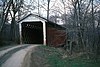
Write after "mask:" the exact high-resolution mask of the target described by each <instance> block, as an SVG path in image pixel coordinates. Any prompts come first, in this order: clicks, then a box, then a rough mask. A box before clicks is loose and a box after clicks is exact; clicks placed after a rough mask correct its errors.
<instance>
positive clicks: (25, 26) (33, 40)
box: [21, 21, 43, 44]
mask: <svg viewBox="0 0 100 67" xmlns="http://www.w3.org/2000/svg"><path fill="white" fill-rule="evenodd" d="M21 26H22V43H24V44H43V23H42V22H40V21H36V22H23V23H22V24H21Z"/></svg>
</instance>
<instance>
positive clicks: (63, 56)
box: [31, 46, 100, 67]
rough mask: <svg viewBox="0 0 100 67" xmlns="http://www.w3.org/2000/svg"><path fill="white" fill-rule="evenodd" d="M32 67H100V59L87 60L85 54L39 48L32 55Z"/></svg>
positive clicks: (51, 48) (45, 47)
mask: <svg viewBox="0 0 100 67" xmlns="http://www.w3.org/2000/svg"><path fill="white" fill-rule="evenodd" d="M31 67H100V58H99V59H98V60H96V61H94V60H93V59H87V57H86V55H85V54H81V53H79V54H75V55H74V54H73V55H70V54H69V53H68V52H66V51H65V50H63V49H61V48H54V47H48V46H38V47H37V48H36V49H35V51H33V53H32V55H31Z"/></svg>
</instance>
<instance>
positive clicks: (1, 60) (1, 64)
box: [0, 45, 32, 67]
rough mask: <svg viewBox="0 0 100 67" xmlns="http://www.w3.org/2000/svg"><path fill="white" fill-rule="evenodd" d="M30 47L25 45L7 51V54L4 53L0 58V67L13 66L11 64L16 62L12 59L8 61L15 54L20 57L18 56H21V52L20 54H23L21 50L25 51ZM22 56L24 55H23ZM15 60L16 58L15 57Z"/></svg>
mask: <svg viewBox="0 0 100 67" xmlns="http://www.w3.org/2000/svg"><path fill="white" fill-rule="evenodd" d="M30 46H31V47H32V45H25V46H21V47H17V48H15V49H12V50H10V51H8V52H7V53H5V54H4V55H3V56H1V57H0V67H11V65H13V62H14V61H16V60H14V59H13V60H10V61H9V59H10V58H12V57H13V56H14V55H15V54H16V55H17V56H19V57H20V55H23V54H22V53H21V51H22V52H23V50H24V51H25V49H26V48H28V47H30ZM18 52H19V53H18ZM24 55H25V53H24ZM15 58H17V57H15ZM9 62H12V63H9ZM7 64H8V65H9V64H10V66H8V65H7ZM15 66H16V65H15ZM15 66H12V67H15Z"/></svg>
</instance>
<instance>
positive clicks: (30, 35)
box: [17, 14, 66, 46]
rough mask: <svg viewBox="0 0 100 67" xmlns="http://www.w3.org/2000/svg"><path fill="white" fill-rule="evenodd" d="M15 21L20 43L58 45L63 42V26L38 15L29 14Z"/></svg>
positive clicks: (64, 37) (64, 36) (64, 34)
mask: <svg viewBox="0 0 100 67" xmlns="http://www.w3.org/2000/svg"><path fill="white" fill-rule="evenodd" d="M17 23H18V25H19V39H20V43H21V44H44V45H46V44H47V45H50V46H58V45H61V44H64V42H65V39H66V33H65V28H64V27H62V26H60V25H58V24H55V23H53V22H51V21H48V20H47V19H45V18H43V17H40V16H38V15H34V14H29V15H27V16H26V17H24V18H22V19H21V20H19V21H18V22H17Z"/></svg>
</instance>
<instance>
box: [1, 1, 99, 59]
mask: <svg viewBox="0 0 100 67" xmlns="http://www.w3.org/2000/svg"><path fill="white" fill-rule="evenodd" d="M30 13H32V14H36V15H39V16H42V17H44V18H46V19H48V20H50V21H52V22H54V23H57V24H59V25H62V26H63V27H65V28H66V30H65V31H66V35H67V36H66V43H65V44H64V46H63V49H65V50H66V51H68V52H69V53H70V55H71V54H73V53H79V52H82V53H84V54H86V56H87V59H94V60H97V59H98V58H99V57H100V0H0V43H1V44H2V43H4V42H6V41H7V40H8V39H9V37H7V38H4V39H2V37H3V36H8V35H11V37H10V42H14V43H17V41H16V35H17V32H16V29H17V26H16V24H17V23H16V22H17V21H18V20H20V19H21V18H22V17H24V16H26V15H27V14H30ZM9 25H10V26H9ZM8 29H9V30H8ZM4 30H6V32H10V33H5V32H4ZM4 40H6V41H4ZM6 44H8V42H6Z"/></svg>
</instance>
